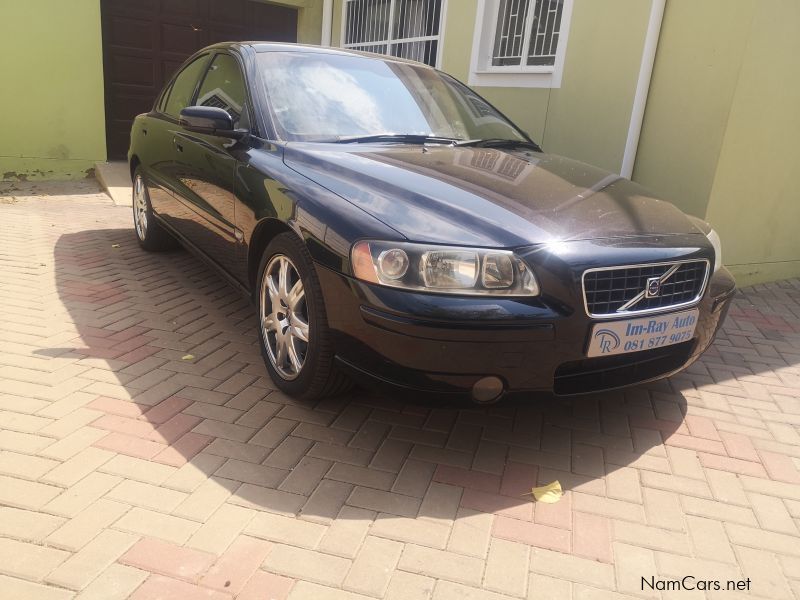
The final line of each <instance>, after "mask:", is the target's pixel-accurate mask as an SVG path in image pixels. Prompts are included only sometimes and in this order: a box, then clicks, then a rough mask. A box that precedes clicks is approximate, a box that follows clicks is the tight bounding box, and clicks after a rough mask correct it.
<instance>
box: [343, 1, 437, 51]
mask: <svg viewBox="0 0 800 600" xmlns="http://www.w3.org/2000/svg"><path fill="white" fill-rule="evenodd" d="M441 21H442V0H345V3H344V18H343V35H342V46H343V47H345V48H351V49H353V50H362V51H364V52H376V53H378V54H387V55H389V56H397V57H400V58H408V59H410V60H416V61H419V62H423V63H426V64H428V65H431V66H436V64H437V61H438V56H439V46H440V39H439V34H440V29H441Z"/></svg>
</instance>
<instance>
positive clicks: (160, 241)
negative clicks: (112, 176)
mask: <svg viewBox="0 0 800 600" xmlns="http://www.w3.org/2000/svg"><path fill="white" fill-rule="evenodd" d="M137 186H141V187H137ZM131 196H132V198H133V230H134V233H135V234H136V239H137V240H138V241H139V245H140V246H141V247H142V248H144V249H145V250H147V251H149V252H158V251H161V250H172V249H173V248H175V247H176V246H177V245H178V243H177V241H176V240H175V238H174V237H172V236H171V235H170V234H169V233H167V232H166V230H165V229H164V228H163V227H161V225H160V224H159V223H158V221H156V219H155V217H154V216H153V205H152V204H150V193H149V192H148V190H147V180H146V179H145V177H144V175H143V174H142V171H141V167H136V171H134V173H133V189H132V193H131ZM142 218H143V219H144V223H142V220H141V219H142Z"/></svg>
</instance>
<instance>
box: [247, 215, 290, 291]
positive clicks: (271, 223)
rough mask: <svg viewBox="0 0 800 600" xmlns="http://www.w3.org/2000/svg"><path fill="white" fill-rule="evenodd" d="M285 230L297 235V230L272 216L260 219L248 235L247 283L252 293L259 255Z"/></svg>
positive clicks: (254, 288)
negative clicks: (251, 233) (249, 235)
mask: <svg viewBox="0 0 800 600" xmlns="http://www.w3.org/2000/svg"><path fill="white" fill-rule="evenodd" d="M287 232H291V233H293V234H295V235H297V232H296V231H295V230H294V229H292V228H291V227H289V225H287V224H286V223H284V222H283V221H281V220H280V219H276V218H273V217H268V218H266V219H262V220H261V221H259V223H258V225H256V228H255V229H254V230H253V235H252V236H251V237H250V244H249V246H248V248H247V283H248V285H249V286H250V290H251V293H252V294H254V295H255V294H256V289H257V286H256V277H258V265H259V264H260V263H261V256H262V255H263V254H264V250H266V248H267V246H269V243H270V242H271V241H272V240H273V239H274V238H275V236H277V235H280V234H282V233H287ZM299 237H300V236H298V238H299Z"/></svg>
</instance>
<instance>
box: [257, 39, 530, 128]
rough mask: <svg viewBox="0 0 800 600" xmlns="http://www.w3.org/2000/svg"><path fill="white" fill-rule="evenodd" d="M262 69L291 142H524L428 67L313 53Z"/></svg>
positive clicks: (270, 56) (284, 57) (270, 60)
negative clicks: (362, 139)
mask: <svg viewBox="0 0 800 600" xmlns="http://www.w3.org/2000/svg"><path fill="white" fill-rule="evenodd" d="M258 65H259V69H260V71H261V76H262V81H263V82H264V85H265V86H266V92H267V97H268V98H269V103H270V107H269V108H270V111H271V114H272V117H273V121H274V123H275V126H276V128H277V130H278V135H279V136H280V137H281V138H282V139H285V140H289V141H339V140H343V139H346V138H360V137H369V136H381V138H383V136H392V135H396V136H422V137H435V138H444V139H445V141H446V140H447V139H452V140H475V139H487V138H493V139H494V138H499V139H511V140H522V141H524V140H525V139H526V138H525V136H524V134H522V133H521V132H520V131H519V130H518V129H517V128H516V127H514V125H512V124H511V123H510V122H509V121H508V120H507V119H505V118H503V116H502V115H500V114H499V113H498V112H497V111H496V110H495V109H493V108H492V107H491V106H490V105H489V104H488V103H487V102H486V101H485V100H483V99H482V98H481V97H480V96H478V95H477V94H475V93H474V92H473V91H472V90H470V89H469V88H468V87H466V86H465V85H463V84H461V83H459V82H458V81H456V80H455V79H453V78H452V77H450V76H448V75H445V74H443V73H440V72H438V71H435V70H433V69H430V68H427V67H424V66H417V65H414V64H410V63H404V62H396V61H392V60H380V59H376V58H369V57H362V56H348V55H335V54H324V53H313V52H263V53H260V54H259V55H258ZM390 139H391V138H388V137H387V138H386V139H378V140H365V141H390ZM355 141H358V140H355ZM400 141H402V140H400ZM406 141H410V139H409V140H406ZM416 141H417V142H419V141H420V140H416ZM423 141H424V140H423Z"/></svg>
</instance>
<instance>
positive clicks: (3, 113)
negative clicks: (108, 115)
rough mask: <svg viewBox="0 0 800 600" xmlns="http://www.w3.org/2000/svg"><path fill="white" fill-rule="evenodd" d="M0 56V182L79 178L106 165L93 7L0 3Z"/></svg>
mask: <svg viewBox="0 0 800 600" xmlns="http://www.w3.org/2000/svg"><path fill="white" fill-rule="evenodd" d="M0 50H2V51H0V73H2V78H3V81H4V83H5V85H3V88H4V93H2V94H0V132H2V133H0V179H14V178H17V177H23V178H30V179H43V178H47V179H53V178H80V177H85V176H86V174H87V170H88V169H91V168H92V167H93V166H94V163H95V162H96V161H99V160H105V158H106V141H105V112H104V106H103V54H102V47H101V35H100V2H99V0H69V2H65V1H64V0H25V1H24V2H23V1H16V0H14V1H12V0H3V1H2V11H0Z"/></svg>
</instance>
